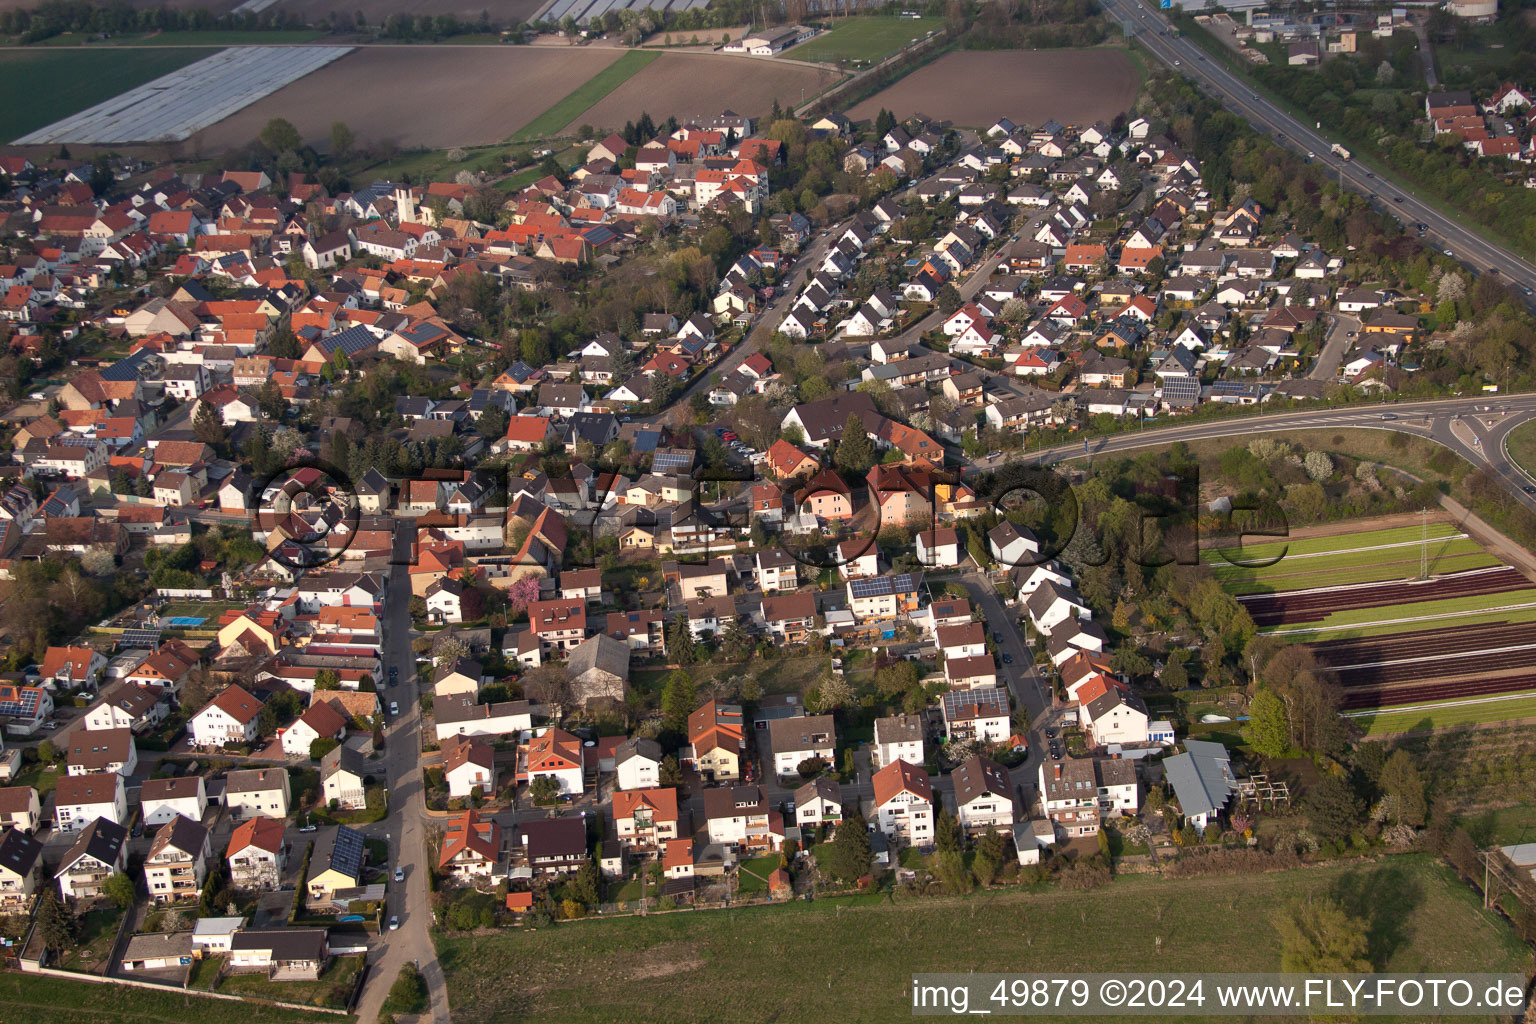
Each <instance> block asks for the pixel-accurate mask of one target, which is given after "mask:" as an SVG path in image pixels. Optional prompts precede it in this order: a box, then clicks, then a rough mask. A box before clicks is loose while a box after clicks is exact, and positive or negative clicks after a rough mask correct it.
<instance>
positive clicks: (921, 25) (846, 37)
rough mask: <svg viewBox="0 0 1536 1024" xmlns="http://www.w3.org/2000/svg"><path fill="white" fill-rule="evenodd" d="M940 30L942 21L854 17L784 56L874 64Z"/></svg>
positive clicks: (932, 19) (797, 58)
mask: <svg viewBox="0 0 1536 1024" xmlns="http://www.w3.org/2000/svg"><path fill="white" fill-rule="evenodd" d="M943 27H944V19H943V18H891V17H879V16H877V17H869V18H856V19H852V20H849V21H845V22H843V23H842V24H841V25H838V26H837V27H836V28H834V29H832V30H831V31H830V32H823V33H822V34H821V35H819V36H817V37H816V38H815V39H812V40H809V41H807V42H804V43H801V44H800V45H799V46H796V47H792V48H791V49H789V50H788V51H786V52H785V54H784V56H785V57H786V58H788V59H789V60H809V61H822V62H837V61H847V60H860V61H867V62H869V63H871V64H876V63H879V62H880V61H882V60H884V59H885V58H886V57H889V56H890V55H891V54H893V53H895V52H896V51H897V50H899V49H901V48H902V47H903V46H906V45H908V44H910V43H912V42H913V41H914V40H918V39H921V38H923V37H924V36H926V35H927V34H928V33H929V32H934V31H937V30H939V29H941V28H943Z"/></svg>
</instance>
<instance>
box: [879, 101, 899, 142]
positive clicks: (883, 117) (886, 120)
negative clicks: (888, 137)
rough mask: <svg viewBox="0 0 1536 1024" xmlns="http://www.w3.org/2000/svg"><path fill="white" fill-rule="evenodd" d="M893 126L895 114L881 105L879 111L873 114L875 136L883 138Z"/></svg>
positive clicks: (894, 125)
mask: <svg viewBox="0 0 1536 1024" xmlns="http://www.w3.org/2000/svg"><path fill="white" fill-rule="evenodd" d="M894 127H896V115H895V114H892V113H891V112H890V111H889V110H886V109H885V108H884V107H881V108H880V113H878V114H876V115H875V138H877V139H883V138H885V133H886V132H888V131H890V130H891V129H892V128H894Z"/></svg>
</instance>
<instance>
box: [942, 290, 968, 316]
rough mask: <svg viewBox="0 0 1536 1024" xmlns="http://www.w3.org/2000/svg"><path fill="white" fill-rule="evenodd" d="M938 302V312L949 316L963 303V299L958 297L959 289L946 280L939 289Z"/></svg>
mask: <svg viewBox="0 0 1536 1024" xmlns="http://www.w3.org/2000/svg"><path fill="white" fill-rule="evenodd" d="M938 302H939V312H940V313H943V314H944V315H945V316H949V315H950V314H951V313H953V312H954V311H955V310H957V309H959V308H960V307H961V306H963V305H965V300H964V299H962V298H961V297H960V289H958V288H956V287H955V286H954V285H953V284H952V283H949V282H946V283H945V285H944V287H942V288H940V289H939V296H938Z"/></svg>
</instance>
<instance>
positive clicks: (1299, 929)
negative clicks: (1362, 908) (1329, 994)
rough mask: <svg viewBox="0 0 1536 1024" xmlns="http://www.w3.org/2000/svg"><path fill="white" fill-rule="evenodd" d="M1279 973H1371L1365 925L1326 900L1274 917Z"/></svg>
mask: <svg viewBox="0 0 1536 1024" xmlns="http://www.w3.org/2000/svg"><path fill="white" fill-rule="evenodd" d="M1274 924H1275V930H1276V931H1277V932H1279V933H1280V969H1281V970H1283V971H1285V972H1286V973H1288V974H1356V973H1365V972H1368V971H1370V970H1372V969H1373V967H1372V964H1371V961H1370V960H1369V959H1368V958H1367V956H1366V952H1367V950H1368V949H1369V948H1370V945H1369V942H1370V939H1369V933H1368V930H1367V928H1366V923H1365V922H1364V921H1362V920H1361V919H1360V918H1358V917H1355V916H1353V915H1351V914H1350V913H1348V912H1347V911H1345V909H1344V908H1343V907H1342V906H1341V905H1340V904H1339V903H1338V901H1337V900H1333V899H1330V898H1327V897H1316V898H1313V899H1308V900H1305V901H1303V902H1300V903H1295V904H1292V905H1291V906H1290V907H1289V908H1287V909H1286V910H1284V911H1282V912H1280V913H1279V914H1277V915H1275V919H1274Z"/></svg>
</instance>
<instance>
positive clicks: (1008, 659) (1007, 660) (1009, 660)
mask: <svg viewBox="0 0 1536 1024" xmlns="http://www.w3.org/2000/svg"><path fill="white" fill-rule="evenodd" d="M1003 664H1004V665H1012V664H1013V655H1011V654H1009V653H1008V652H1007V651H1004V652H1003Z"/></svg>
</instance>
